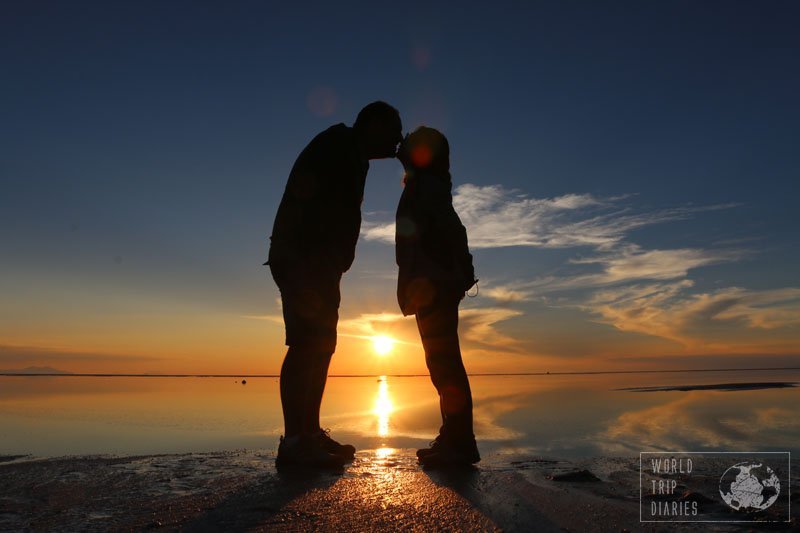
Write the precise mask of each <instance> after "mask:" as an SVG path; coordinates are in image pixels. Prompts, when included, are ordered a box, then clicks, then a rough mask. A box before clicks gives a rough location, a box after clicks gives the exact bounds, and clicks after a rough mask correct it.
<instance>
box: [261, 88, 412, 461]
mask: <svg viewBox="0 0 800 533" xmlns="http://www.w3.org/2000/svg"><path fill="white" fill-rule="evenodd" d="M401 140H402V122H401V121H400V114H399V113H398V111H397V110H396V109H395V108H394V107H392V106H390V105H389V104H387V103H385V102H380V101H379V102H373V103H371V104H369V105H367V106H366V107H364V108H363V109H362V110H361V111H360V112H359V114H358V117H357V118H356V121H355V123H354V124H353V126H352V127H348V126H346V125H344V124H337V125H335V126H331V127H330V128H328V129H327V130H325V131H323V132H322V133H320V134H319V135H317V136H316V137H314V139H313V140H312V141H311V142H310V143H309V144H308V146H306V147H305V149H304V150H303V151H302V152H301V153H300V155H299V156H298V158H297V161H295V164H294V167H293V168H292V171H291V173H290V175H289V180H288V182H287V184H286V189H285V191H284V193H283V198H282V199H281V203H280V206H279V207H278V212H277V214H276V216H275V223H274V225H273V229H272V236H271V237H270V240H271V243H270V249H269V260H268V261H267V264H268V265H269V266H270V270H271V272H272V277H273V279H274V280H275V283H276V284H277V285H278V288H279V289H280V294H281V302H282V304H283V320H284V323H285V326H286V345H287V346H288V347H289V349H288V351H287V352H286V357H285V358H284V360H283V366H282V367H281V378H280V392H281V405H282V407H283V420H284V429H285V435H284V436H283V437H281V440H280V445H279V446H278V456H277V459H276V462H277V463H278V464H279V465H281V464H301V465H308V466H322V467H324V466H341V465H342V464H344V463H345V462H347V461H350V460H352V459H353V456H354V454H355V448H354V447H353V446H351V445H349V444H340V443H338V442H336V441H335V440H333V439H332V438H331V437H330V435H329V434H328V432H327V431H325V430H323V429H322V428H321V426H320V423H319V412H320V405H321V403H322V395H323V392H324V391H325V383H326V381H327V379H328V366H329V365H330V361H331V356H332V355H333V352H334V351H335V349H336V325H337V322H338V320H339V302H340V299H341V297H340V293H339V282H340V280H341V278H342V274H343V273H344V272H346V271H347V270H348V269H349V268H350V265H351V264H352V263H353V259H354V257H355V247H356V241H357V240H358V235H359V232H360V229H361V201H362V199H363V195H364V183H365V180H366V176H367V170H368V169H369V160H370V159H384V158H389V157H394V156H395V154H396V151H397V145H398V144H399V143H400V141H401Z"/></svg>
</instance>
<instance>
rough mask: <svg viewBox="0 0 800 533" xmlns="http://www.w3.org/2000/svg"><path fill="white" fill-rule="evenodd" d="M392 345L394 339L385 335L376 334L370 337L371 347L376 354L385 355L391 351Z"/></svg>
mask: <svg viewBox="0 0 800 533" xmlns="http://www.w3.org/2000/svg"><path fill="white" fill-rule="evenodd" d="M393 347H394V339H393V338H391V337H387V336H385V335H376V336H374V337H372V349H373V350H375V353H377V354H378V355H386V354H388V353H389V352H391V351H392V348H393Z"/></svg>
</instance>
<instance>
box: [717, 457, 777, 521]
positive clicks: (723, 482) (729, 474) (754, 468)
mask: <svg viewBox="0 0 800 533" xmlns="http://www.w3.org/2000/svg"><path fill="white" fill-rule="evenodd" d="M780 493H781V482H780V480H779V479H778V476H776V475H775V472H773V471H772V469H771V468H770V467H768V466H767V465H765V464H763V463H751V462H744V463H738V464H735V465H733V466H732V467H730V468H729V469H727V470H726V471H725V473H724V474H722V477H721V478H720V479H719V494H720V496H722V499H723V500H725V503H727V504H728V505H729V506H730V507H731V508H733V509H736V510H737V511H739V510H742V511H747V510H759V511H763V510H764V509H766V508H768V507H769V506H770V505H772V504H773V503H775V500H777V499H778V496H779V495H780Z"/></svg>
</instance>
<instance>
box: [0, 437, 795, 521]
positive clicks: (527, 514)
mask: <svg viewBox="0 0 800 533" xmlns="http://www.w3.org/2000/svg"><path fill="white" fill-rule="evenodd" d="M274 458H275V457H274V452H272V451H240V452H220V453H205V454H178V455H152V456H130V457H105V456H91V457H64V458H49V459H37V458H31V457H25V456H23V457H19V456H6V457H0V479H2V483H0V530H3V531H6V530H12V531H13V530H62V531H63V530H97V531H109V530H112V531H114V530H141V529H165V530H186V531H223V530H225V531H242V530H256V531H258V530H263V531H267V530H268V531H306V530H312V529H314V530H348V531H370V530H412V531H500V530H502V531H545V532H546V531H626V530H627V531H675V530H676V529H680V530H701V529H702V530H711V531H751V530H759V529H761V528H762V527H763V528H764V529H769V530H776V529H777V530H787V531H788V530H790V529H791V528H792V527H797V523H796V520H795V522H793V523H790V524H742V525H737V524H710V525H709V524H668V523H667V524H642V523H640V522H639V459H638V457H636V458H595V459H586V460H581V461H566V460H559V459H554V458H544V457H530V456H527V457H526V456H509V455H503V456H491V455H490V456H488V457H485V458H484V461H483V462H482V463H481V464H480V465H479V466H478V467H476V468H472V469H467V470H454V471H424V470H422V469H421V468H420V467H419V465H417V463H416V458H415V457H414V451H413V450H410V449H404V450H392V451H391V452H387V451H385V450H384V451H382V450H365V451H359V452H358V454H357V456H356V460H355V461H354V463H353V464H352V465H349V466H347V467H346V468H345V470H344V471H343V472H314V471H308V470H296V469H290V470H288V471H285V470H283V469H282V470H281V471H280V472H279V471H277V470H276V469H275V464H274ZM584 471H586V472H584ZM793 484H794V485H795V486H796V485H797V479H796V478H795V479H793ZM796 490H797V489H796V488H795V489H794V491H795V492H796ZM709 491H711V492H712V493H710V494H709V496H713V487H712V488H709ZM698 497H699V498H702V497H705V496H703V495H690V498H698ZM721 507H722V506H721ZM762 519H764V517H762Z"/></svg>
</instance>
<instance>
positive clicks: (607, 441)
mask: <svg viewBox="0 0 800 533" xmlns="http://www.w3.org/2000/svg"><path fill="white" fill-rule="evenodd" d="M470 379H471V384H472V390H473V397H474V404H475V433H476V436H477V438H478V442H479V447H480V449H481V452H482V453H483V454H484V456H487V455H494V456H500V457H502V456H506V455H509V456H512V455H517V454H525V455H531V454H533V455H543V456H553V457H566V458H579V457H590V456H597V455H620V456H638V453H639V452H640V451H687V450H692V451H701V450H709V451H710V450H714V451H754V450H758V451H793V452H797V451H800V401H798V400H799V399H800V388H796V387H790V388H771V389H757V390H735V391H730V390H727V391H723V390H689V391H675V390H670V391H663V390H657V391H652V392H633V391H625V390H617V389H622V388H629V387H669V386H676V385H681V386H682V385H702V384H717V383H720V384H729V383H748V382H773V381H782V382H800V371H797V370H791V371H789V370H784V371H729V372H681V373H638V374H584V375H574V374H573V375H535V376H473V377H471V378H470ZM322 418H323V424H324V425H325V426H326V427H329V428H331V430H332V433H333V436H334V437H335V438H337V439H339V440H342V441H347V442H352V443H353V444H355V445H356V446H357V447H358V448H359V449H376V450H381V449H391V448H413V447H418V446H421V445H424V444H426V443H427V442H428V441H429V440H430V439H432V438H433V437H434V436H435V435H436V432H437V430H438V426H439V423H440V420H439V413H438V401H437V397H436V394H435V391H434V389H433V386H432V385H431V383H430V380H429V379H428V378H427V377H426V376H419V377H392V376H389V377H332V378H330V380H329V382H328V387H327V390H326V395H325V399H324V402H323V412H322ZM281 433H282V418H281V411H280V401H279V395H278V380H277V378H267V377H262V378H258V377H250V378H247V384H246V385H243V384H242V383H241V380H237V379H235V378H228V377H225V378H211V377H202V378H200V377H198V378H192V377H186V378H162V377H78V376H63V377H41V376H36V377H21V376H0V454H6V455H13V454H32V455H35V456H60V455H73V454H151V453H182V452H208V451H222V450H236V449H243V448H247V449H256V450H259V449H260V450H274V449H275V448H276V446H277V441H278V436H279V435H280V434H281Z"/></svg>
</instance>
